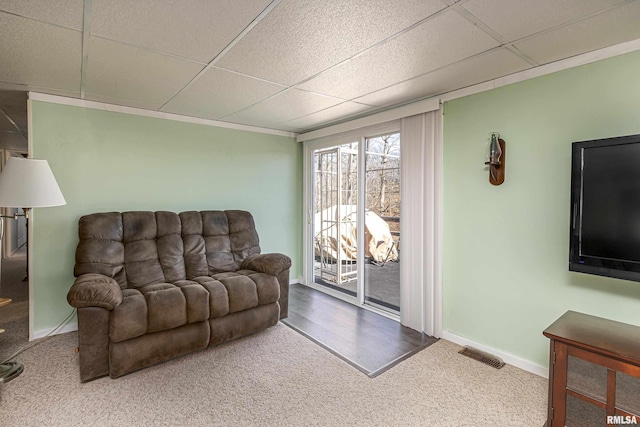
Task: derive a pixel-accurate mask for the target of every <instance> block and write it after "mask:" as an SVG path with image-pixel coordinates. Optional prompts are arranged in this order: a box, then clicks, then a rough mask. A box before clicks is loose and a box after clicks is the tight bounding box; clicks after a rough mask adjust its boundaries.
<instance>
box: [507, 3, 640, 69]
mask: <svg viewBox="0 0 640 427" xmlns="http://www.w3.org/2000/svg"><path fill="white" fill-rule="evenodd" d="M638 22H640V2H638V1H636V2H634V3H630V4H628V5H626V6H622V7H619V8H616V9H613V10H610V11H608V12H604V13H601V14H599V15H596V16H593V17H591V18H587V19H585V20H582V21H580V22H577V23H575V24H572V25H569V26H566V27H562V28H559V29H557V30H552V31H549V32H547V33H544V34H541V35H539V36H535V37H532V38H530V39H527V40H523V41H522V42H520V43H516V44H515V46H516V47H517V48H518V49H519V50H521V51H522V52H524V53H525V54H527V55H529V56H530V57H531V58H533V59H535V60H536V61H538V62H539V63H541V64H546V63H549V62H553V61H557V60H559V59H563V58H568V57H571V56H575V55H579V54H581V53H585V52H590V51H593V50H597V49H601V48H604V47H607V46H612V45H615V44H618V43H622V42H626V41H630V40H635V39H638V38H640V25H638Z"/></svg>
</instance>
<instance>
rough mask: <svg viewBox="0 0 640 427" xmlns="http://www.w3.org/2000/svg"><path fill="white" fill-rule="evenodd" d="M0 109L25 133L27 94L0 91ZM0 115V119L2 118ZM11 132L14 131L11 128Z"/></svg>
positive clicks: (0, 114)
mask: <svg viewBox="0 0 640 427" xmlns="http://www.w3.org/2000/svg"><path fill="white" fill-rule="evenodd" d="M0 108H2V111H4V114H6V115H7V116H9V118H10V119H11V120H12V121H13V122H14V123H15V124H16V125H17V126H18V128H19V129H20V130H21V131H23V132H27V93H26V92H21V91H14V90H0ZM4 114H2V113H0V118H2V117H3V116H4ZM11 130H16V129H15V127H13V128H12V129H11Z"/></svg>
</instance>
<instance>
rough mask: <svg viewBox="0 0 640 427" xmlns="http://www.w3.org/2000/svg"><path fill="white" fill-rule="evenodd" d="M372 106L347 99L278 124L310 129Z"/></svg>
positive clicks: (362, 111)
mask: <svg viewBox="0 0 640 427" xmlns="http://www.w3.org/2000/svg"><path fill="white" fill-rule="evenodd" d="M373 108H375V107H372V106H370V105H364V104H359V103H357V102H350V101H347V102H343V103H342V104H339V105H336V106H334V107H329V108H327V109H325V110H322V111H318V112H317V113H313V114H309V115H308V116H304V117H300V118H298V119H295V120H291V121H288V122H285V123H280V125H287V126H293V127H295V128H297V129H304V130H311V129H313V128H316V127H319V126H321V125H325V124H328V123H330V122H333V121H337V120H340V119H344V118H347V117H349V116H353V115H356V114H358V113H364V112H365V111H369V110H372V109H373Z"/></svg>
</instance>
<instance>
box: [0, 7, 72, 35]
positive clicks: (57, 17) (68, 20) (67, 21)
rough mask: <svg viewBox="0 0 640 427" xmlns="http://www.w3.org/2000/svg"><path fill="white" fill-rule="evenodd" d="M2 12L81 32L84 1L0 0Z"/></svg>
mask: <svg viewBox="0 0 640 427" xmlns="http://www.w3.org/2000/svg"><path fill="white" fill-rule="evenodd" d="M0 10H6V11H7V12H11V13H14V14H16V15H20V16H24V17H27V18H32V19H36V20H38V21H43V22H48V23H51V24H55V25H61V26H63V27H68V28H73V29H75V30H80V31H81V30H82V21H83V15H84V0H56V1H42V0H18V1H16V0H0Z"/></svg>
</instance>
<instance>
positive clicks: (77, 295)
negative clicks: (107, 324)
mask: <svg viewBox="0 0 640 427" xmlns="http://www.w3.org/2000/svg"><path fill="white" fill-rule="evenodd" d="M67 301H68V302H69V304H70V305H71V306H73V307H76V308H83V307H101V308H104V309H106V310H109V311H111V310H113V309H114V308H116V307H117V306H119V305H120V304H121V303H122V291H121V290H120V285H119V284H118V282H116V281H115V280H114V279H113V278H111V277H108V276H104V275H102V274H83V275H81V276H79V277H78V278H77V279H76V280H75V282H74V283H73V286H71V289H69V293H67Z"/></svg>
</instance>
